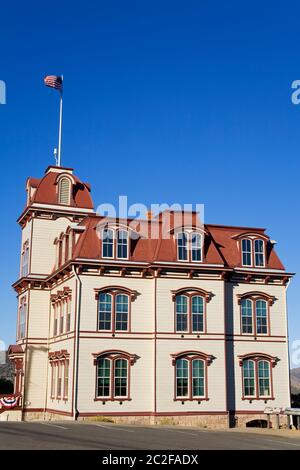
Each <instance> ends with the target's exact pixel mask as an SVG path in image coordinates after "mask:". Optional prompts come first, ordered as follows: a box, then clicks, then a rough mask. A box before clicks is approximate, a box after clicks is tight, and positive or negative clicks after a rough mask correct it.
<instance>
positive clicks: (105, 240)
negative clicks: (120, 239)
mask: <svg viewBox="0 0 300 470" xmlns="http://www.w3.org/2000/svg"><path fill="white" fill-rule="evenodd" d="M102 257H103V258H113V257H114V231H113V230H111V229H109V228H106V229H104V230H103V237H102Z"/></svg>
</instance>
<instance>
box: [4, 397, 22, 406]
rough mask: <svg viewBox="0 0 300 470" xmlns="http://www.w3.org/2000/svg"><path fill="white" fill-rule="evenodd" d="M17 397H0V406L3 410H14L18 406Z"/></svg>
mask: <svg viewBox="0 0 300 470" xmlns="http://www.w3.org/2000/svg"><path fill="white" fill-rule="evenodd" d="M18 399H19V397H1V398H0V404H1V405H2V407H3V408H14V407H15V406H17V404H18Z"/></svg>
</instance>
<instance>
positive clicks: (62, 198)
mask: <svg viewBox="0 0 300 470" xmlns="http://www.w3.org/2000/svg"><path fill="white" fill-rule="evenodd" d="M70 201H71V181H70V179H69V178H67V177H63V178H61V179H60V180H59V183H58V203H59V204H63V205H64V206H69V205H70Z"/></svg>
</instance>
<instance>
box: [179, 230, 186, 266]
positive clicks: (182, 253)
mask: <svg viewBox="0 0 300 470" xmlns="http://www.w3.org/2000/svg"><path fill="white" fill-rule="evenodd" d="M177 256H178V260H179V261H187V259H188V234H187V233H184V232H182V233H178V235H177Z"/></svg>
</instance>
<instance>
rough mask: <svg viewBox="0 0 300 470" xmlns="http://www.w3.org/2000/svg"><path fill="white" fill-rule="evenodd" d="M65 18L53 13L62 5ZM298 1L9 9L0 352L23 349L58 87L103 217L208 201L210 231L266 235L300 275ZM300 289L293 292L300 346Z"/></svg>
mask: <svg viewBox="0 0 300 470" xmlns="http://www.w3.org/2000/svg"><path fill="white" fill-rule="evenodd" d="M55 6H57V8H55ZM299 14H300V5H299V2H298V4H297V2H296V1H295V2H292V1H286V2H283V3H282V4H280V5H279V4H278V2H271V1H269V2H268V1H266V2H258V1H251V2H238V1H231V2H223V1H214V0H212V1H204V0H203V1H196V0H194V1H189V0H184V1H183V0H182V1H176V0H172V1H169V0H160V1H157V0H143V1H133V0H127V1H126V2H125V1H124V0H110V1H101V0H100V1H99V0H98V1H88V0H87V1H85V2H76V1H72V2H68V1H63V2H61V3H59V4H57V5H54V4H53V3H49V2H48V3H46V4H45V3H43V4H41V2H37V1H36V2H34V1H31V0H29V1H27V2H20V1H19V2H14V3H11V4H10V5H9V4H8V2H6V5H2V6H1V20H2V21H1V31H0V40H1V68H0V80H4V81H5V82H6V85H7V104H6V105H0V143H1V145H0V155H1V163H2V172H1V176H2V178H1V191H2V202H3V207H2V230H1V242H2V273H1V277H0V289H1V304H0V339H3V340H5V342H6V343H7V344H9V343H11V342H14V340H15V318H16V299H15V293H14V292H13V290H12V289H11V287H10V286H11V284H12V282H14V281H15V280H16V278H17V276H18V270H19V247H20V230H19V228H18V226H17V224H16V222H15V220H16V218H17V216H18V215H19V214H20V213H21V211H22V209H23V207H24V204H25V189H24V184H25V180H26V177H27V176H29V175H30V176H36V177H40V176H41V175H42V174H43V172H44V170H45V168H46V167H47V166H48V165H49V164H52V163H53V157H52V151H53V147H54V146H55V145H56V141H57V113H58V97H57V95H56V92H55V91H54V90H51V89H48V88H45V87H44V85H43V80H42V79H43V76H44V75H45V74H63V75H64V79H65V92H64V128H63V162H62V163H63V164H64V165H67V166H72V167H74V168H75V169H76V173H77V174H78V175H79V176H80V177H81V178H82V179H84V180H86V181H89V182H90V183H91V185H92V190H93V198H94V202H95V205H96V206H97V205H99V204H100V203H102V202H111V203H116V202H117V198H118V195H119V194H125V195H128V198H129V202H130V203H134V202H142V203H145V204H147V205H149V204H151V203H162V202H166V203H170V204H171V203H174V202H178V203H181V204H183V203H195V204H196V203H203V204H205V220H206V222H207V223H220V224H236V225H250V226H254V227H255V226H258V227H266V228H267V229H268V233H269V235H270V236H271V237H272V238H273V239H275V240H277V241H278V245H277V251H278V253H279V255H280V257H281V259H282V260H283V262H284V264H285V266H286V268H287V269H288V270H289V271H292V272H295V271H298V267H299V264H300V263H299V261H300V250H299V246H298V245H299V229H300V224H299V216H298V215H297V214H298V213H299V207H298V206H299V169H300V164H299V157H300V139H299V137H300V105H299V106H295V105H293V104H292V103H291V99H290V96H291V83H292V81H293V80H296V79H300V61H299ZM299 288H300V285H299V279H298V278H297V277H295V278H294V280H293V281H292V284H291V286H290V287H289V291H288V292H289V293H288V308H289V329H290V337H291V340H297V339H300V323H299V320H298V292H299Z"/></svg>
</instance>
